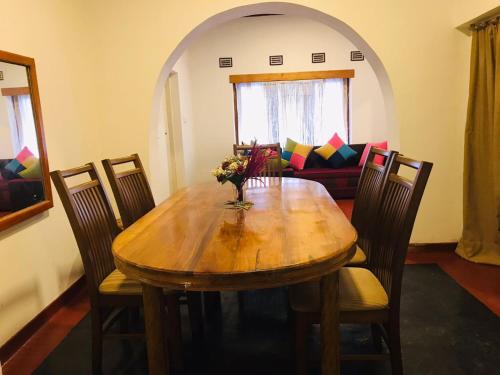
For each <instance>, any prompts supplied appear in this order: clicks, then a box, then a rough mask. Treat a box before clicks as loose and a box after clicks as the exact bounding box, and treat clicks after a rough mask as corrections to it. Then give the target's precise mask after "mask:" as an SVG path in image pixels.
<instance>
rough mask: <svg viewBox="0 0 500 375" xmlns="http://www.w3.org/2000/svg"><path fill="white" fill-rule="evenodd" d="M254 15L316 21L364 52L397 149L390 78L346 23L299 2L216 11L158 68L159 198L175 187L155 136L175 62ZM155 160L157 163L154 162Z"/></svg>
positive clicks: (154, 171) (154, 151) (154, 148)
mask: <svg viewBox="0 0 500 375" xmlns="http://www.w3.org/2000/svg"><path fill="white" fill-rule="evenodd" d="M255 14H283V15H289V16H295V17H304V18H309V19H312V20H315V21H317V22H320V23H322V24H324V25H326V26H328V27H330V28H332V29H334V30H335V31H337V32H338V33H340V34H342V35H343V36H344V37H345V38H346V39H348V40H349V41H350V42H351V43H352V44H353V45H355V46H356V47H357V48H358V49H359V50H361V51H363V53H364V55H365V59H366V61H367V62H369V64H370V65H371V67H372V69H373V71H374V73H375V75H376V77H377V80H378V83H379V85H380V89H381V91H382V94H383V98H384V106H385V113H386V116H385V117H386V122H387V123H386V127H387V128H388V129H389V131H390V144H391V148H395V149H398V147H399V127H398V124H397V123H396V118H395V109H394V100H393V91H392V87H391V84H390V81H389V77H388V75H387V72H386V70H385V68H384V66H383V64H382V62H381V61H380V59H379V58H378V56H377V54H376V53H375V51H374V50H373V49H372V48H371V47H370V46H369V45H368V44H367V43H366V41H365V40H364V39H363V38H361V36H360V35H358V34H357V33H356V32H355V31H354V30H353V29H352V28H351V27H350V26H348V25H347V24H345V23H344V22H342V21H341V20H339V19H337V18H335V17H333V16H331V15H328V14H326V13H323V12H320V11H318V10H315V9H313V8H309V7H305V6H302V5H297V4H292V3H272V2H271V3H260V4H252V5H246V6H242V7H237V8H232V9H229V10H227V11H224V12H221V13H218V14H216V15H214V16H212V17H210V18H208V19H207V20H206V21H204V22H203V23H201V24H200V25H198V26H197V27H196V28H195V29H193V30H192V31H191V32H190V33H189V34H187V35H186V36H185V37H184V39H183V40H182V41H181V42H180V43H179V45H178V46H177V47H176V48H175V49H174V51H173V52H172V53H171V54H170V56H169V57H168V58H167V60H166V61H165V64H164V65H163V68H162V69H161V71H160V74H159V77H158V80H157V82H156V87H155V93H154V97H153V107H152V110H153V116H152V118H153V120H152V123H151V127H150V148H149V150H150V161H151V162H150V170H151V179H152V185H153V189H154V191H156V192H158V193H159V195H160V197H159V198H164V197H166V196H168V195H169V193H171V192H172V190H174V189H175V188H176V186H172V185H170V186H168V185H169V178H168V170H169V168H170V171H171V170H172V168H173V167H174V166H172V165H170V167H169V168H167V166H166V158H167V152H166V148H167V142H164V141H162V140H161V138H159V137H158V135H159V134H161V133H162V132H163V131H164V130H163V129H164V124H165V122H166V121H167V119H166V118H165V115H164V113H162V110H161V109H162V108H163V109H164V107H165V103H164V101H165V87H166V83H167V80H168V79H169V75H170V73H171V72H172V69H173V67H174V65H175V63H176V62H177V60H178V59H179V58H180V57H181V55H182V54H183V53H184V51H185V50H186V49H187V48H188V47H189V46H190V45H191V44H193V43H194V42H195V41H196V40H197V39H198V38H200V37H201V36H202V35H203V34H205V33H206V32H207V31H209V30H211V29H214V28H216V27H218V26H220V25H222V24H224V23H227V22H229V21H232V20H235V19H238V18H241V17H245V16H249V15H255ZM163 112H164V111H163ZM155 163H157V164H156V165H155ZM155 185H156V186H155Z"/></svg>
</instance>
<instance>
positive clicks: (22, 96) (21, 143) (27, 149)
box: [0, 61, 45, 219]
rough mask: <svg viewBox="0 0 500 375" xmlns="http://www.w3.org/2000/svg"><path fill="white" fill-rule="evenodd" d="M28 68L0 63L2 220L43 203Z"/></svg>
mask: <svg viewBox="0 0 500 375" xmlns="http://www.w3.org/2000/svg"><path fill="white" fill-rule="evenodd" d="M29 82H30V80H29V71H28V68H27V67H26V66H23V65H18V64H12V63H8V62H2V61H0V91H1V96H0V219H1V218H3V217H6V216H8V215H9V214H11V213H13V212H16V211H19V210H22V209H25V208H27V207H30V206H33V205H36V204H37V203H40V202H42V201H44V199H45V197H44V181H43V177H44V176H43V173H42V167H41V162H40V150H39V146H38V138H37V129H36V125H35V116H34V112H33V103H32V98H31V90H30V85H29Z"/></svg>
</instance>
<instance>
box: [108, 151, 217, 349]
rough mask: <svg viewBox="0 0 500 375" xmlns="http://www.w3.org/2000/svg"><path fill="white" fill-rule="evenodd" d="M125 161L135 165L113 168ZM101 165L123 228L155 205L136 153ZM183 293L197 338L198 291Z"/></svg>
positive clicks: (200, 329)
mask: <svg viewBox="0 0 500 375" xmlns="http://www.w3.org/2000/svg"><path fill="white" fill-rule="evenodd" d="M127 163H133V165H134V167H133V168H132V169H126V170H122V171H121V172H117V171H116V170H115V167H116V166H118V165H123V164H127ZM102 165H103V167H104V171H105V172H106V176H107V177H108V181H109V184H110V186H111V190H112V191H113V195H114V197H115V200H116V204H117V206H118V211H119V212H120V217H121V221H122V224H123V228H124V229H125V228H128V227H129V226H130V225H132V224H133V223H135V222H136V221H137V220H138V219H140V218H141V217H142V216H144V215H145V214H146V213H148V212H149V211H151V210H152V209H153V208H154V207H155V201H154V198H153V193H152V192H151V187H150V186H149V183H148V179H147V177H146V173H145V172H144V168H143V166H142V163H141V159H140V158H139V155H138V154H133V155H130V156H125V157H121V158H116V159H104V160H102ZM180 294H181V295H183V294H184V293H180ZM186 297H187V301H184V299H181V302H187V304H188V311H189V319H190V323H191V331H192V334H193V338H194V339H195V340H198V339H199V338H201V336H202V334H203V319H202V307H201V293H200V292H188V293H186ZM208 298H210V297H208Z"/></svg>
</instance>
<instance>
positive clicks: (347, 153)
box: [314, 133, 357, 168]
mask: <svg viewBox="0 0 500 375" xmlns="http://www.w3.org/2000/svg"><path fill="white" fill-rule="evenodd" d="M314 152H315V153H317V154H319V155H320V156H321V157H322V158H323V159H325V160H326V161H328V163H329V164H330V166H331V167H332V168H341V167H343V166H344V165H345V164H346V162H347V160H349V159H351V158H353V157H354V156H356V154H357V153H356V151H354V150H353V149H352V148H350V147H349V145H347V144H346V143H345V142H344V141H343V140H342V139H341V138H340V137H339V135H338V134H337V133H335V134H334V135H333V137H332V138H331V139H330V140H329V141H328V143H326V144H325V145H324V146H321V147H320V148H318V149H316V150H314Z"/></svg>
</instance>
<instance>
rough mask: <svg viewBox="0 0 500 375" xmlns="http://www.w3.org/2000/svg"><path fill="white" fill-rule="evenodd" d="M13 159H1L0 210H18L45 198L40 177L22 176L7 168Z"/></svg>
mask: <svg viewBox="0 0 500 375" xmlns="http://www.w3.org/2000/svg"><path fill="white" fill-rule="evenodd" d="M10 160H11V159H0V212H5V211H8V212H11V211H18V210H21V209H23V208H26V207H29V206H32V205H33V204H35V203H38V202H40V201H42V200H43V196H44V195H43V183H42V179H40V178H21V177H19V176H17V175H14V174H12V172H10V171H8V170H5V169H4V166H5V165H6V164H7V163H8V162H9V161H10Z"/></svg>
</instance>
